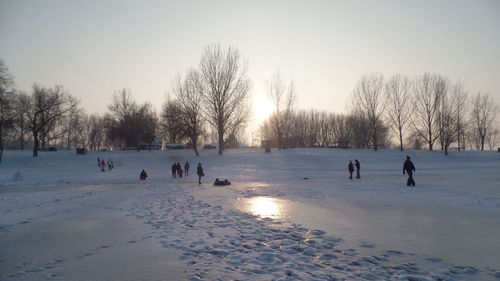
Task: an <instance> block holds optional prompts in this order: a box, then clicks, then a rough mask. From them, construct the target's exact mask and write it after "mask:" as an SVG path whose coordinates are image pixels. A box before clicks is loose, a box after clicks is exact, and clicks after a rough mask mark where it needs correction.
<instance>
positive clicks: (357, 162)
mask: <svg viewBox="0 0 500 281" xmlns="http://www.w3.org/2000/svg"><path fill="white" fill-rule="evenodd" d="M354 166H356V178H357V179H361V175H360V174H359V170H361V165H360V164H359V161H358V159H356V160H354Z"/></svg>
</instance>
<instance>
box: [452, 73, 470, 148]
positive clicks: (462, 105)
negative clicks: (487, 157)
mask: <svg viewBox="0 0 500 281" xmlns="http://www.w3.org/2000/svg"><path fill="white" fill-rule="evenodd" d="M452 96H453V103H454V104H455V121H456V123H457V124H456V125H455V129H456V130H457V133H456V134H457V136H456V139H457V147H458V150H461V149H465V142H466V140H465V133H466V131H467V124H466V122H467V113H468V105H469V104H468V102H467V101H468V93H467V91H466V90H465V88H464V86H463V84H462V82H461V81H457V82H456V83H455V85H454V86H453V88H452Z"/></svg>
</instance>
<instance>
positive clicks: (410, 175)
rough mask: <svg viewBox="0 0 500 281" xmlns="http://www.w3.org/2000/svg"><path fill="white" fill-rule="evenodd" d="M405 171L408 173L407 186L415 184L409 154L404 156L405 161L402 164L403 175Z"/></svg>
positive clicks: (413, 169) (413, 166) (413, 167)
mask: <svg viewBox="0 0 500 281" xmlns="http://www.w3.org/2000/svg"><path fill="white" fill-rule="evenodd" d="M405 172H406V173H407V174H408V180H407V181H406V185H407V186H415V180H414V179H413V172H415V165H413V162H411V160H410V156H406V161H405V163H404V164H403V175H404V174H405Z"/></svg>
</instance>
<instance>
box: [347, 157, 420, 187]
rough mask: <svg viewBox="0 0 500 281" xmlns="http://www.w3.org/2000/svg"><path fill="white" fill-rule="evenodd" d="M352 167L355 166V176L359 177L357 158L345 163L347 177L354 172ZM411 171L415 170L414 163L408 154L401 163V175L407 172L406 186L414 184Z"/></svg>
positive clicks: (359, 168)
mask: <svg viewBox="0 0 500 281" xmlns="http://www.w3.org/2000/svg"><path fill="white" fill-rule="evenodd" d="M354 167H356V178H357V179H361V175H360V173H359V172H360V170H361V164H360V163H359V161H358V159H356V160H354V164H353V163H352V160H349V164H348V165H347V170H348V171H349V179H350V180H352V173H354ZM413 172H415V165H413V162H411V160H410V156H406V161H405V162H404V164H403V175H405V174H408V180H407V181H406V185H407V186H415V180H414V179H413Z"/></svg>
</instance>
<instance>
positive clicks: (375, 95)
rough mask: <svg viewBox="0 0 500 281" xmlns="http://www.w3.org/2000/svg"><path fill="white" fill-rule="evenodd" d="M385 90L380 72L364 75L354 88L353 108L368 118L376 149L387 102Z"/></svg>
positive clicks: (372, 141) (375, 148)
mask: <svg viewBox="0 0 500 281" xmlns="http://www.w3.org/2000/svg"><path fill="white" fill-rule="evenodd" d="M383 90H384V76H383V75H382V74H379V73H373V74H371V75H364V76H362V77H361V79H360V80H359V81H358V83H357V85H356V87H355V88H354V90H353V109H354V110H355V112H356V114H359V115H360V116H362V117H363V118H364V119H366V121H367V125H368V130H369V136H370V140H371V143H372V145H373V149H374V150H375V151H376V150H377V149H378V146H379V139H380V136H381V133H382V130H381V129H382V128H381V125H382V124H383V122H382V116H383V114H384V111H385V108H386V104H387V102H386V99H385V97H384V95H383Z"/></svg>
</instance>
